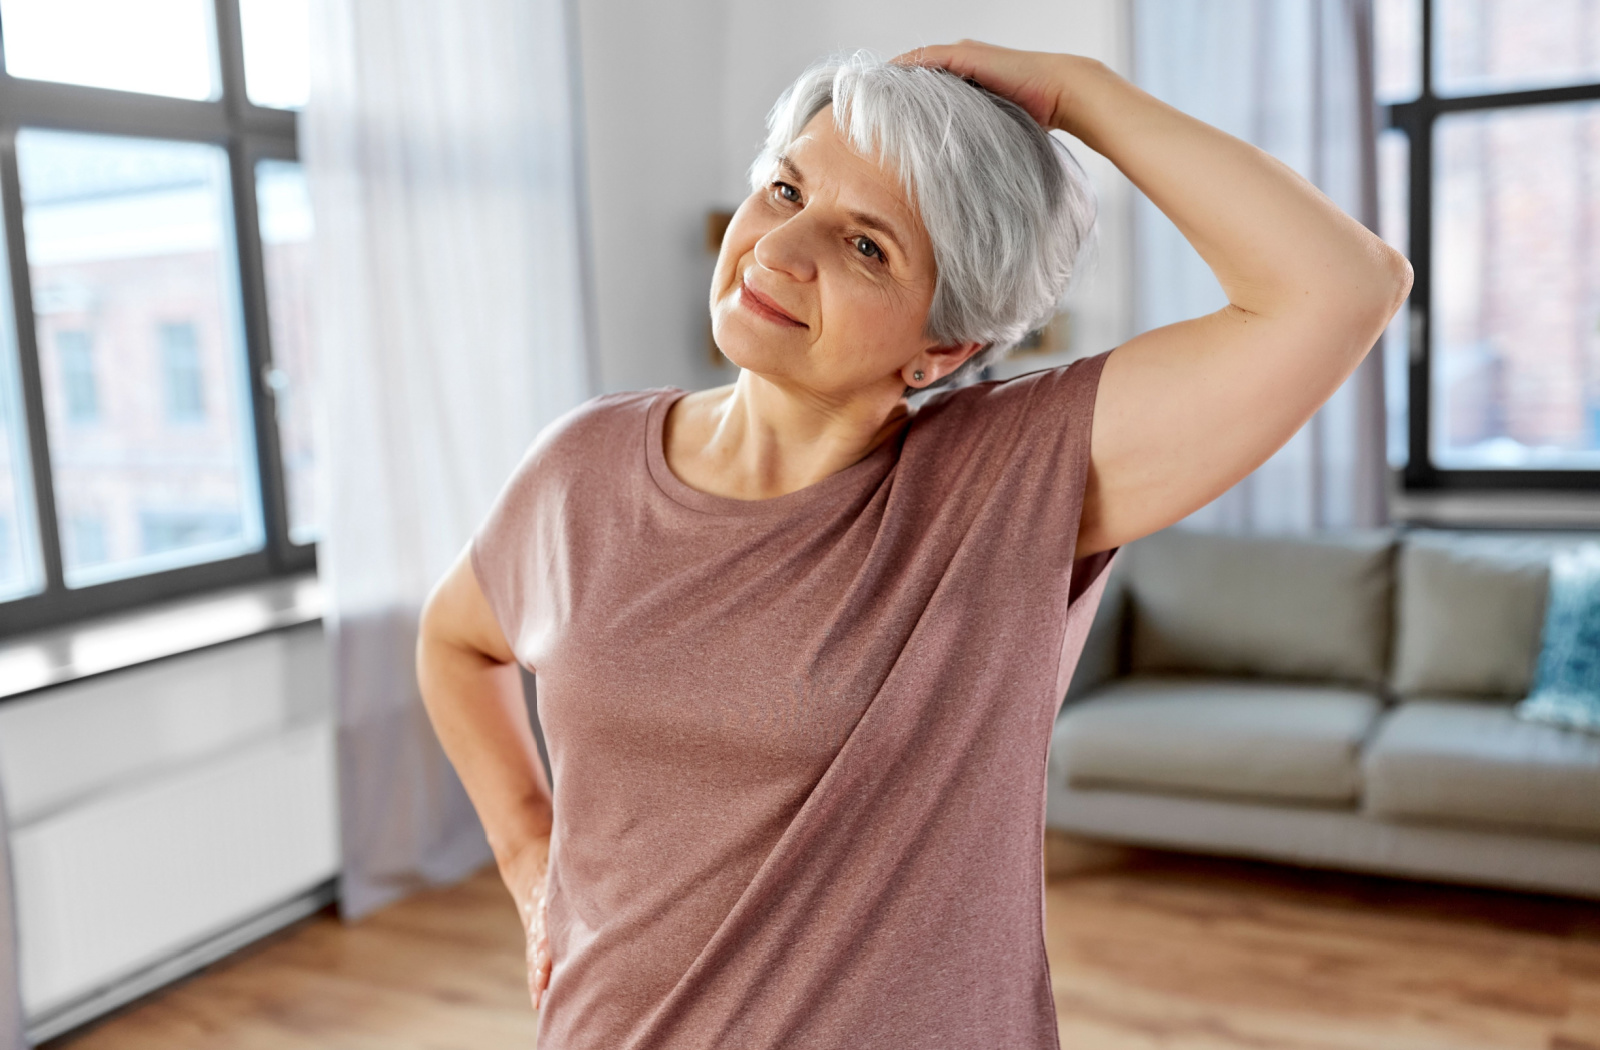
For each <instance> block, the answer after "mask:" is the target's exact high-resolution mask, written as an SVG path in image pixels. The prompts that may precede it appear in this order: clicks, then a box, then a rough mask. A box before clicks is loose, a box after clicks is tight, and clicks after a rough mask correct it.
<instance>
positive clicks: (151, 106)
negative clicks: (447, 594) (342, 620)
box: [0, 0, 317, 631]
mask: <svg viewBox="0 0 1600 1050" xmlns="http://www.w3.org/2000/svg"><path fill="white" fill-rule="evenodd" d="M308 21H309V18H308V11H307V0H0V58H3V62H4V69H3V71H0V240H3V242H4V245H5V249H6V250H5V252H4V255H3V256H0V278H3V280H0V292H3V293H4V294H0V631H16V630H24V629H29V628H36V627H43V626H47V625H49V624H51V623H60V622H64V621H67V620H71V619H75V618H79V617H83V616H87V615H93V614H95V613H100V612H107V611H111V610H114V609H120V608H127V607H130V606H133V605H138V604H141V603H144V602H149V601H155V600H159V599H162V598H166V597H173V596H177V595H180V594H185V593H194V592H197V591H201V590H205V589H208V588H214V587H219V586H227V585H232V584H237V583H244V582H248V581H250V580H253V579H261V578H265V577H269V576H272V575H277V574H282V573H288V572H295V571H300V570H303V569H306V568H309V567H311V566H312V565H313V564H314V563H315V550H314V547H313V543H314V541H315V538H316V534H317V518H316V507H315V505H314V501H313V497H312V492H313V491H314V486H313V485H312V484H311V482H310V480H309V476H310V472H311V470H312V469H313V467H314V464H315V450H314V449H313V448H312V446H311V443H310V435H311V427H310V426H309V420H308V418H307V415H308V411H307V406H308V405H309V403H310V400H311V396H312V387H313V385H314V383H315V375H314V370H313V369H312V367H311V366H310V359H309V353H308V345H309V337H308V332H309V327H310V320H309V317H310V314H309V306H308V299H309V296H308V289H307V284H308V281H307V278H306V274H305V270H306V263H305V253H306V252H307V251H308V250H309V245H308V241H309V237H310V231H311V218H310V205H309V200H308V198H307V194H306V193H305V187H304V181H303V177H302V176H301V174H300V169H299V166H298V164H297V163H296V156H295V125H296V121H297V119H298V118H297V114H296V112H295V110H296V109H298V108H299V107H300V106H302V105H304V103H305V99H306V96H307V93H308V92H307V83H308V78H307V52H308V48H307V32H308V30H307V26H308Z"/></svg>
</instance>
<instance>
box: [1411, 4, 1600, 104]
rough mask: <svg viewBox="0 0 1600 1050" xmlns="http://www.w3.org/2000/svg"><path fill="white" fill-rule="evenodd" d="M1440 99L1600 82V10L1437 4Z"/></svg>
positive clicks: (1592, 7) (1587, 6)
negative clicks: (1583, 82) (1443, 97)
mask: <svg viewBox="0 0 1600 1050" xmlns="http://www.w3.org/2000/svg"><path fill="white" fill-rule="evenodd" d="M1435 3H1436V5H1437V6H1435V8H1434V39H1435V47H1434V54H1435V60H1434V93H1435V94H1438V95H1474V94H1479V93H1487V92H1493V91H1517V90H1521V89H1523V88H1535V87H1552V86H1555V85H1558V84H1572V83H1578V82H1582V81H1590V80H1600V4H1595V3H1592V2H1591V0H1538V2H1537V3H1528V2H1527V0H1435Z"/></svg>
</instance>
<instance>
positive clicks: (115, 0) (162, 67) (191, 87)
mask: <svg viewBox="0 0 1600 1050" xmlns="http://www.w3.org/2000/svg"><path fill="white" fill-rule="evenodd" d="M211 4H212V0H0V19H3V27H4V31H5V32H4V36H5V55H6V72H8V73H10V74H11V75H12V76H14V77H27V78H29V79H30V80H55V81H59V82H61V83H65V84H85V85H88V86H89V87H99V88H115V89H117V90H120V91H140V92H143V93H145V94H147V95H171V96H173V97H175V98H194V99H208V98H216V97H217V95H218V93H219V92H218V90H217V79H218V78H217V74H216V59H215V54H216V52H215V49H214V48H213V47H212V44H211V41H212V37H213V35H214V34H213V33H212V29H211V26H212V20H211Z"/></svg>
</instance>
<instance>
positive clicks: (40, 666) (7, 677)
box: [0, 573, 322, 701]
mask: <svg viewBox="0 0 1600 1050" xmlns="http://www.w3.org/2000/svg"><path fill="white" fill-rule="evenodd" d="M321 618H322V591H321V589H320V587H319V586H318V584H317V577H316V574H315V573H303V574H301V575H297V576H289V577H285V578H282V579H277V580H269V581H265V582H262V583H254V584H250V585H249V586H246V587H235V588H232V589H230V590H226V591H221V592H217V593H212V594H207V595H202V596H200V597H195V598H184V599H180V600H177V601H170V602H163V603H161V604H159V605H153V606H147V607H145V608H143V609H138V610H136V611H133V612H126V613H118V614H116V615H114V616H104V617H98V618H96V619H93V620H85V621H83V622H81V623H75V624H70V625H67V626H63V627H53V628H50V629H48V630H44V631H39V632H37V633H35V634H30V635H24V636H21V637H17V638H11V639H7V640H6V641H4V642H0V701H4V700H6V699H9V698H11V697H15V696H20V695H22V694H24V693H31V692H34V691H35V690H39V689H45V688H48V687H50V686H54V685H61V684H62V683H64V682H72V681H76V680H78V679H80V678H88V677H90V676H92V675H98V674H106V673H108V672H111V671H120V670H122V669H124V668H128V667H136V666H138V665H140V664H147V663H150V662H152V661H155V660H163V659H166V658H167V657H171V656H179V655H181V654H183V653H190V652H194V651H195V650H197V649H205V648H207V647H209V646H213V645H221V644H224V643H226V642H234V641H238V640H240V639H242V638H251V637H254V636H256V635H260V634H267V633H268V632H271V631H279V630H282V629H284V628H286V627H296V626H299V625H301V624H308V623H315V622H317V621H319V620H320V619H321Z"/></svg>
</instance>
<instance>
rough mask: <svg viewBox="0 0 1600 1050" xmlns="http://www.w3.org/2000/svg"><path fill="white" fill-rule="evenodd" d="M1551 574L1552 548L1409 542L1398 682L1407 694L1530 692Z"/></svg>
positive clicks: (1400, 578) (1402, 561)
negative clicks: (1534, 550) (1535, 549)
mask: <svg viewBox="0 0 1600 1050" xmlns="http://www.w3.org/2000/svg"><path fill="white" fill-rule="evenodd" d="M1549 579H1550V566H1549V556H1548V555H1547V554H1544V555H1541V554H1535V553H1531V552H1528V551H1525V550H1524V551H1520V552H1519V551H1517V550H1515V549H1512V548H1507V549H1495V548H1493V547H1489V546H1486V545H1484V544H1482V543H1472V542H1467V541H1456V542H1452V541H1448V540H1439V539H1415V540H1407V541H1406V542H1405V543H1404V544H1402V546H1401V550H1400V556H1399V568H1398V571H1397V586H1398V587H1399V594H1398V598H1397V602H1396V605H1397V613H1396V620H1397V623H1396V639H1395V661H1394V675H1393V677H1392V678H1391V679H1390V687H1391V688H1392V689H1393V690H1394V692H1395V694H1396V695H1398V696H1402V697H1416V696H1481V697H1495V698H1506V699H1512V698H1519V697H1523V696H1526V695H1527V693H1528V690H1529V688H1530V687H1531V686H1532V683H1533V671H1534V666H1535V664H1536V663H1537V661H1538V657H1539V632H1540V627H1541V626H1542V625H1543V623H1544V611H1545V593H1546V589H1547V587H1548V584H1549Z"/></svg>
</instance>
